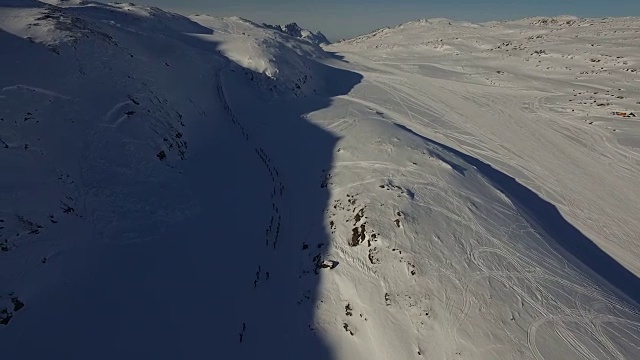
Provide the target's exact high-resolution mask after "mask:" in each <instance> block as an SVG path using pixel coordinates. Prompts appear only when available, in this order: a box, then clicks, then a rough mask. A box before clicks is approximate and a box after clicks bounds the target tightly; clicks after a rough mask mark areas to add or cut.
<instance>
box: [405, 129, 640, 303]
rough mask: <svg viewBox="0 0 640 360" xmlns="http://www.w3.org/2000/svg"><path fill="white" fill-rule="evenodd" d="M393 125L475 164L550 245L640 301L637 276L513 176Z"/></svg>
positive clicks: (630, 297) (632, 298)
mask: <svg viewBox="0 0 640 360" xmlns="http://www.w3.org/2000/svg"><path fill="white" fill-rule="evenodd" d="M395 125H396V126H398V127H400V128H401V129H403V130H405V131H407V132H410V133H412V134H414V135H416V136H418V137H420V138H421V139H423V140H424V141H425V142H427V143H429V144H432V145H435V146H437V147H440V148H442V149H444V150H446V151H448V152H450V153H452V154H453V155H455V156H457V157H459V158H461V159H462V160H464V161H465V162H467V163H469V164H470V165H472V166H474V167H475V168H476V169H478V171H479V172H480V173H481V174H482V175H484V176H485V177H486V178H487V179H489V180H490V181H491V182H492V183H493V184H494V186H496V187H497V188H498V189H500V190H501V191H502V192H503V193H504V194H505V195H506V196H507V197H508V198H509V199H510V200H511V201H512V202H513V203H515V204H516V205H517V208H518V210H519V211H522V212H523V213H524V215H525V218H526V219H527V221H532V222H533V224H532V225H533V227H534V228H541V229H542V230H543V231H544V232H545V233H546V234H547V235H549V238H551V239H553V243H552V244H549V245H551V246H552V247H556V248H557V247H558V246H559V247H561V248H562V249H563V250H564V251H565V252H566V253H567V254H568V255H570V256H573V257H574V258H575V259H576V260H578V261H579V262H580V263H582V264H583V265H584V266H586V267H587V268H589V269H590V270H591V271H593V272H594V273H595V274H596V275H598V276H599V277H600V278H601V279H603V280H604V281H606V282H607V283H609V284H610V285H612V286H613V287H615V288H616V289H617V290H618V291H620V292H621V293H622V294H624V295H625V296H626V297H627V298H628V299H630V300H632V301H633V302H635V306H637V305H638V304H640V279H639V278H638V277H637V276H636V275H634V274H633V273H632V272H630V271H629V270H627V269H626V268H625V267H624V266H622V265H621V264H620V263H618V262H617V261H616V260H615V259H613V258H612V257H611V256H610V255H609V254H607V253H606V252H604V251H603V250H602V249H600V248H599V247H598V246H597V245H596V244H594V243H593V241H591V240H590V239H589V238H588V237H587V236H585V235H584V234H582V232H580V230H578V229H576V228H575V227H574V226H573V225H572V224H571V223H569V222H568V221H567V220H565V218H564V217H563V216H562V214H561V213H560V212H559V211H558V209H557V208H556V207H555V205H553V204H551V203H550V202H548V201H546V200H545V199H543V198H541V197H540V196H539V195H538V194H536V193H535V192H533V191H532V190H530V189H529V188H527V187H526V186H524V185H522V184H520V183H519V182H518V181H517V180H516V179H514V178H513V177H511V176H509V175H507V174H505V173H503V172H501V171H499V170H497V169H495V168H494V167H492V166H491V165H489V164H487V163H485V162H483V161H482V160H479V159H477V158H475V157H472V156H469V155H467V154H464V153H462V152H460V151H458V150H456V149H453V148H451V147H449V146H447V145H444V144H441V143H439V142H437V141H434V140H432V139H429V138H427V137H425V136H423V135H420V134H418V133H416V132H415V131H413V130H411V129H409V128H408V127H406V126H404V125H400V124H395ZM544 238H545V239H546V238H547V237H544Z"/></svg>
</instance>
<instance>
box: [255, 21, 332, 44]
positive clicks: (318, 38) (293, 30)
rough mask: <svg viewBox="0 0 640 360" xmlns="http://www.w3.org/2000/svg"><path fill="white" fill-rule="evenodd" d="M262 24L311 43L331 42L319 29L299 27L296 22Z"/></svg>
mask: <svg viewBox="0 0 640 360" xmlns="http://www.w3.org/2000/svg"><path fill="white" fill-rule="evenodd" d="M262 25H263V26H265V27H267V28H269V29H273V30H277V31H280V32H283V33H285V34H287V35H289V36H293V37H296V38H300V39H304V40H307V41H309V42H311V43H313V44H316V45H329V44H330V43H331V42H330V41H329V40H328V39H327V37H326V36H324V34H323V33H321V32H320V31H318V32H316V33H314V32H312V31H310V30H307V29H303V28H301V27H300V26H299V25H298V24H296V23H291V24H287V25H284V26H282V25H269V24H262Z"/></svg>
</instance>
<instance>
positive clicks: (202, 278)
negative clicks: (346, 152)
mask: <svg viewBox="0 0 640 360" xmlns="http://www.w3.org/2000/svg"><path fill="white" fill-rule="evenodd" d="M63 11H65V12H67V11H68V12H69V13H74V14H76V15H77V16H80V17H82V18H84V19H85V20H87V21H91V22H93V21H95V20H94V19H96V18H97V19H101V20H104V19H107V18H109V17H110V16H112V12H111V11H109V10H108V8H88V9H86V11H87V13H86V14H84V13H83V10H82V8H80V9H68V10H63ZM101 11H102V12H104V13H101ZM127 17H128V19H129V20H131V19H135V16H133V15H127ZM129 20H127V21H129ZM144 20H145V21H147V22H149V21H152V19H144ZM188 21H190V20H188V19H186V18H181V19H180V27H179V29H182V30H184V29H185V28H186V29H195V30H196V31H197V32H201V33H206V31H205V30H204V29H201V28H200V25H198V24H195V23H193V24H188V23H187V22H188ZM156 25H157V27H158V28H160V27H162V26H164V24H163V23H162V24H155V25H154V24H149V26H150V28H155V27H156ZM191 25H192V26H191ZM99 26H100V27H101V29H102V30H103V31H105V32H108V33H109V34H110V35H112V36H113V38H114V39H115V40H118V39H119V37H121V36H122V34H124V33H126V31H127V30H126V29H123V28H120V27H115V26H113V27H112V26H110V25H105V24H104V23H101V24H100V25H99ZM164 29H165V30H164V32H165V33H166V34H163V36H169V37H172V38H174V39H180V40H186V43H187V44H188V45H189V46H191V47H194V48H197V50H198V51H201V52H204V53H210V54H211V55H213V56H215V57H217V58H218V60H219V61H221V62H227V64H228V68H227V69H223V70H221V71H220V74H219V78H217V79H215V78H212V79H211V101H212V102H219V103H220V104H218V105H215V108H216V112H215V114H211V115H210V116H209V117H210V120H211V122H210V123H206V124H199V125H197V126H198V128H197V129H196V130H195V131H194V130H193V129H192V130H191V131H190V133H189V134H191V135H190V136H191V138H189V140H190V146H189V157H188V158H187V159H186V160H185V161H184V166H183V174H182V177H181V178H180V179H178V180H176V181H175V183H172V184H170V185H169V186H167V183H166V182H164V183H160V184H161V185H157V183H158V182H155V181H152V180H155V179H149V182H148V186H149V189H148V190H146V191H148V192H149V194H150V195H149V196H154V197H156V198H159V199H160V200H162V201H164V202H166V203H167V204H168V206H171V203H172V202H173V201H174V200H176V195H173V194H174V193H177V194H179V196H184V194H185V193H190V194H191V195H190V198H189V199H186V200H185V199H183V198H181V199H180V203H181V204H183V203H189V204H191V205H190V207H189V208H188V210H187V211H186V214H187V215H186V216H184V219H181V220H179V221H178V222H174V223H172V224H169V225H166V226H165V227H161V226H160V225H161V224H154V223H143V224H140V225H139V228H138V229H136V233H141V232H146V230H148V233H149V234H152V235H151V237H150V238H145V239H144V241H135V239H134V241H131V239H128V242H127V243H122V242H118V240H119V239H117V238H116V239H110V240H111V241H110V242H108V243H101V242H97V241H93V242H92V241H91V240H95V239H83V241H85V242H86V244H87V245H86V246H83V247H81V248H72V249H64V251H61V252H60V254H59V255H57V258H55V259H53V260H52V261H51V262H50V264H48V265H47V266H51V267H49V268H48V269H49V271H52V270H51V269H54V267H55V269H56V271H57V275H56V276H57V279H58V280H56V281H54V282H52V283H50V284H48V285H46V286H45V289H44V290H38V291H36V293H37V292H40V293H39V294H38V296H32V297H30V296H29V295H28V290H25V289H30V288H31V287H30V286H29V285H28V284H27V285H24V286H22V288H24V289H16V292H19V293H21V294H24V293H27V295H26V296H25V297H24V299H25V300H24V301H25V303H26V306H25V309H24V310H23V311H22V312H21V313H20V314H18V315H17V316H16V317H15V319H13V321H12V322H11V324H9V325H8V326H7V327H6V328H0V342H2V343H3V346H2V355H3V356H4V357H6V358H11V359H33V358H41V357H51V358H65V359H89V358H90V359H114V358H123V359H130V358H131V359H133V358H154V359H203V358H211V359H216V358H219V359H256V358H265V359H277V358H281V359H329V358H331V357H332V355H331V351H330V349H329V348H328V346H327V345H326V344H325V342H324V340H323V338H322V335H321V334H318V333H317V332H316V329H314V328H313V320H314V314H315V311H316V305H317V303H318V302H319V300H320V299H318V286H319V280H320V276H321V272H322V271H331V270H329V269H323V270H320V271H319V273H320V275H318V274H317V273H316V272H315V270H316V264H317V263H318V262H319V260H322V259H324V256H325V251H326V249H327V248H328V246H329V236H328V234H327V233H326V231H325V224H324V219H325V217H324V211H325V209H326V208H327V206H328V201H329V196H330V194H329V190H328V189H327V188H323V187H321V182H322V179H323V178H322V176H323V171H324V170H328V169H330V167H331V164H332V162H333V153H334V146H335V144H336V140H337V139H336V138H335V137H334V136H333V135H331V134H330V133H328V132H326V131H324V130H322V129H320V128H319V127H317V126H315V125H313V124H311V123H309V122H308V121H307V120H306V119H304V117H303V115H304V114H306V113H309V112H312V111H316V110H319V109H322V108H326V107H327V106H329V105H330V103H331V97H333V96H337V95H342V94H346V93H348V92H349V91H350V89H352V88H353V87H354V86H355V85H356V84H357V83H358V82H360V80H361V76H360V75H358V74H355V73H351V72H347V71H344V70H338V69H335V68H332V67H329V66H326V65H322V64H320V63H315V64H314V65H313V67H314V70H315V71H316V72H317V73H321V74H323V77H325V78H326V79H329V83H328V84H327V86H326V88H325V89H324V90H323V91H321V92H320V93H319V94H320V95H314V96H312V97H308V98H304V99H296V100H293V99H289V100H287V99H281V100H274V101H270V102H264V103H260V102H257V101H255V102H254V101H252V99H254V98H253V97H252V96H251V95H252V93H251V92H252V91H253V90H251V87H250V85H251V84H250V83H247V85H248V86H249V87H247V86H242V85H241V84H242V83H243V82H247V81H248V80H247V77H246V76H242V74H241V72H242V71H248V70H246V69H241V68H240V67H239V66H237V65H235V64H233V63H232V62H231V61H230V60H228V59H226V58H223V57H222V55H220V53H219V52H218V51H217V49H216V46H217V45H216V44H214V43H211V42H200V41H199V40H197V39H195V38H193V37H189V36H188V35H185V34H182V33H180V32H179V31H178V30H176V29H171V28H164ZM127 36H129V35H127ZM16 39H17V38H16ZM20 41H25V42H26V40H22V39H20ZM36 46H37V44H36ZM51 56H56V55H51ZM159 61H162V60H159ZM254 75H255V77H259V76H261V75H260V74H254ZM216 82H218V84H217V85H219V87H218V91H216ZM239 84H240V85H239ZM34 85H37V84H34ZM216 92H217V93H216ZM125 96H126V94H124V93H123V97H125ZM125 98H126V97H125ZM256 98H257V97H256ZM188 120H189V119H185V122H186V123H188ZM151 157H152V158H153V155H152V156H151ZM150 161H157V159H155V158H153V160H150ZM106 165H108V164H106ZM101 166H104V165H101ZM89 171H98V168H97V165H96V166H95V167H92V168H90V170H89ZM119 176H121V177H123V178H124V177H125V176H126V175H124V174H120V175H119ZM119 180H120V179H119V178H117V177H116V178H113V179H110V180H109V183H108V184H107V185H106V186H116V185H111V184H118V183H119ZM125 183H126V182H125ZM143 185H144V184H143ZM178 188H179V189H180V191H174V190H177V189H178ZM116 190H117V189H116ZM185 190H186V192H185ZM281 191H282V193H281ZM145 194H146V192H145ZM156 200H157V199H156ZM156 200H154V201H156ZM114 201H115V200H114ZM154 203H156V202H154ZM88 206H92V205H91V204H89V205H88ZM94 210H95V211H96V213H99V210H100V209H94ZM114 215H115V218H126V217H127V214H126V213H124V214H114ZM123 220H125V221H126V219H123ZM68 235H69V236H80V235H74V233H73V232H70V233H69V234H68ZM274 243H275V244H274ZM0 261H1V260H0ZM51 284H55V285H51Z"/></svg>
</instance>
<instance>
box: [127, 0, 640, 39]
mask: <svg viewBox="0 0 640 360" xmlns="http://www.w3.org/2000/svg"><path fill="white" fill-rule="evenodd" d="M134 2H136V3H140V4H145V5H154V6H159V7H162V8H166V9H170V10H174V11H177V12H180V13H184V14H195V13H207V14H211V15H220V16H231V15H236V16H241V17H244V18H247V19H250V20H253V21H256V22H267V23H273V24H285V23H288V22H292V21H296V22H298V24H300V25H301V26H302V27H306V28H309V29H311V30H320V31H322V32H323V33H324V34H325V35H327V36H328V37H329V38H330V39H331V40H336V39H339V38H347V37H353V36H356V35H359V34H363V33H367V32H370V31H372V30H374V29H377V28H380V27H384V26H391V25H397V24H400V23H403V22H407V21H410V20H416V19H422V18H434V17H446V18H450V19H454V20H468V21H472V22H481V21H488V20H502V19H515V18H523V17H526V16H538V15H543V16H553V15H564V14H568V15H576V16H581V17H604V16H640V0H528V1H526V0H444V1H443V0H438V1H433V0H138V1H136V0H134Z"/></svg>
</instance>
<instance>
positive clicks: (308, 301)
mask: <svg viewBox="0 0 640 360" xmlns="http://www.w3.org/2000/svg"><path fill="white" fill-rule="evenodd" d="M311 67H312V70H313V73H314V74H315V75H316V76H322V78H323V79H326V80H327V82H326V86H324V87H323V89H322V90H320V91H319V92H317V93H316V94H315V95H312V96H309V97H305V98H300V99H276V100H273V101H272V102H269V103H265V104H263V105H262V106H261V107H260V108H259V109H251V108H250V107H247V106H246V96H247V94H238V93H237V92H236V93H235V94H236V95H244V96H245V97H242V96H234V95H233V94H234V90H233V89H232V87H233V86H229V87H228V88H226V90H225V96H229V99H228V100H227V101H228V106H229V109H228V111H229V112H230V116H232V121H233V122H234V123H236V126H237V127H238V128H240V129H241V132H242V134H243V135H245V134H246V136H247V137H248V138H249V139H250V140H251V141H250V142H251V143H252V144H254V145H255V146H256V149H255V150H256V151H257V152H259V153H260V154H261V155H260V157H261V158H263V159H264V161H265V162H266V163H268V166H269V167H270V168H271V169H272V170H273V171H274V173H275V174H276V175H275V176H274V177H275V178H276V179H277V180H278V181H282V185H283V186H284V193H283V196H282V197H281V198H279V199H276V200H277V201H276V202H274V204H275V205H274V206H275V208H276V209H278V212H277V214H275V216H276V217H277V218H278V219H280V216H281V220H282V222H281V223H279V224H281V225H282V226H280V225H277V228H278V229H281V232H280V234H281V236H280V237H279V238H278V239H277V241H278V243H277V250H276V251H277V255H276V261H277V262H278V263H279V267H281V268H282V269H283V271H281V272H280V275H279V276H280V279H279V280H278V281H277V282H273V283H271V285H270V286H271V290H270V291H271V293H270V294H268V295H267V296H266V297H265V298H264V301H265V302H266V303H268V304H269V305H268V306H269V308H270V309H271V311H270V312H269V313H268V314H263V316H264V318H265V319H266V320H265V319H263V320H261V322H262V323H263V324H271V325H269V326H268V327H266V328H262V329H261V330H260V332H261V333H260V339H259V340H257V341H256V342H255V343H254V344H255V345H252V346H253V348H251V349H250V350H248V352H247V353H245V354H246V355H244V356H246V357H243V358H247V359H252V358H256V357H259V356H264V357H265V358H282V359H302V358H304V359H311V360H313V359H318V360H325V359H331V358H332V357H333V356H332V354H331V350H330V348H329V347H328V345H327V344H325V342H324V340H323V339H322V337H321V335H319V334H318V333H317V331H316V329H315V327H314V317H315V314H316V310H317V306H318V305H319V304H320V303H321V302H322V299H320V297H319V289H318V288H319V286H320V278H321V274H322V272H323V271H339V270H333V269H320V268H319V266H318V265H320V262H321V261H322V260H324V259H326V258H325V256H326V254H327V253H326V250H327V249H328V248H329V246H330V238H329V235H328V233H327V232H326V230H325V227H326V226H325V216H324V214H325V210H326V209H327V208H328V206H329V198H330V191H329V189H328V188H327V187H326V186H323V185H322V182H323V180H324V174H325V173H324V172H325V171H328V170H329V169H331V167H332V164H333V154H334V152H335V145H336V142H337V140H338V139H337V137H335V136H334V135H332V134H331V133H329V132H327V131H325V130H323V129H321V128H320V127H318V126H316V125H314V124H312V123H310V122H309V121H308V120H307V119H305V117H304V115H305V114H308V113H311V112H314V111H318V110H321V109H323V108H326V107H328V106H330V105H331V101H332V100H331V98H332V97H334V96H338V95H344V94H347V93H349V92H350V90H351V89H352V88H353V87H354V86H355V85H357V84H358V83H359V82H360V81H361V80H362V76H361V75H360V74H357V73H353V72H349V71H346V70H342V69H337V68H333V67H330V66H327V65H324V64H321V63H313V65H312V66H311ZM232 70H233V71H234V72H233V73H231V72H228V73H227V76H237V75H232V74H238V73H241V72H246V71H247V70H246V69H244V68H242V67H240V66H238V65H234V66H232ZM260 76H262V75H261V74H255V73H254V74H253V76H251V78H252V79H253V78H254V77H260ZM236 79H237V77H236ZM225 80H226V81H225ZM236 82H237V80H235V81H234V80H232V78H230V77H225V76H224V75H223V81H222V83H223V85H224V84H231V83H236ZM237 91H242V90H240V89H239V90H237ZM261 122H262V123H263V126H260V123H261ZM260 129H262V130H260ZM261 142H262V143H263V144H265V145H259V144H260V143H261ZM269 144H270V145H269ZM275 144H277V145H275ZM252 146H253V145H252ZM276 169H277V171H276ZM269 171H270V172H271V170H269ZM278 201H280V202H278ZM274 246H275V245H274ZM274 249H275V247H274ZM328 260H330V259H328ZM338 269H339V266H338ZM283 334H286V335H283Z"/></svg>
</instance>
